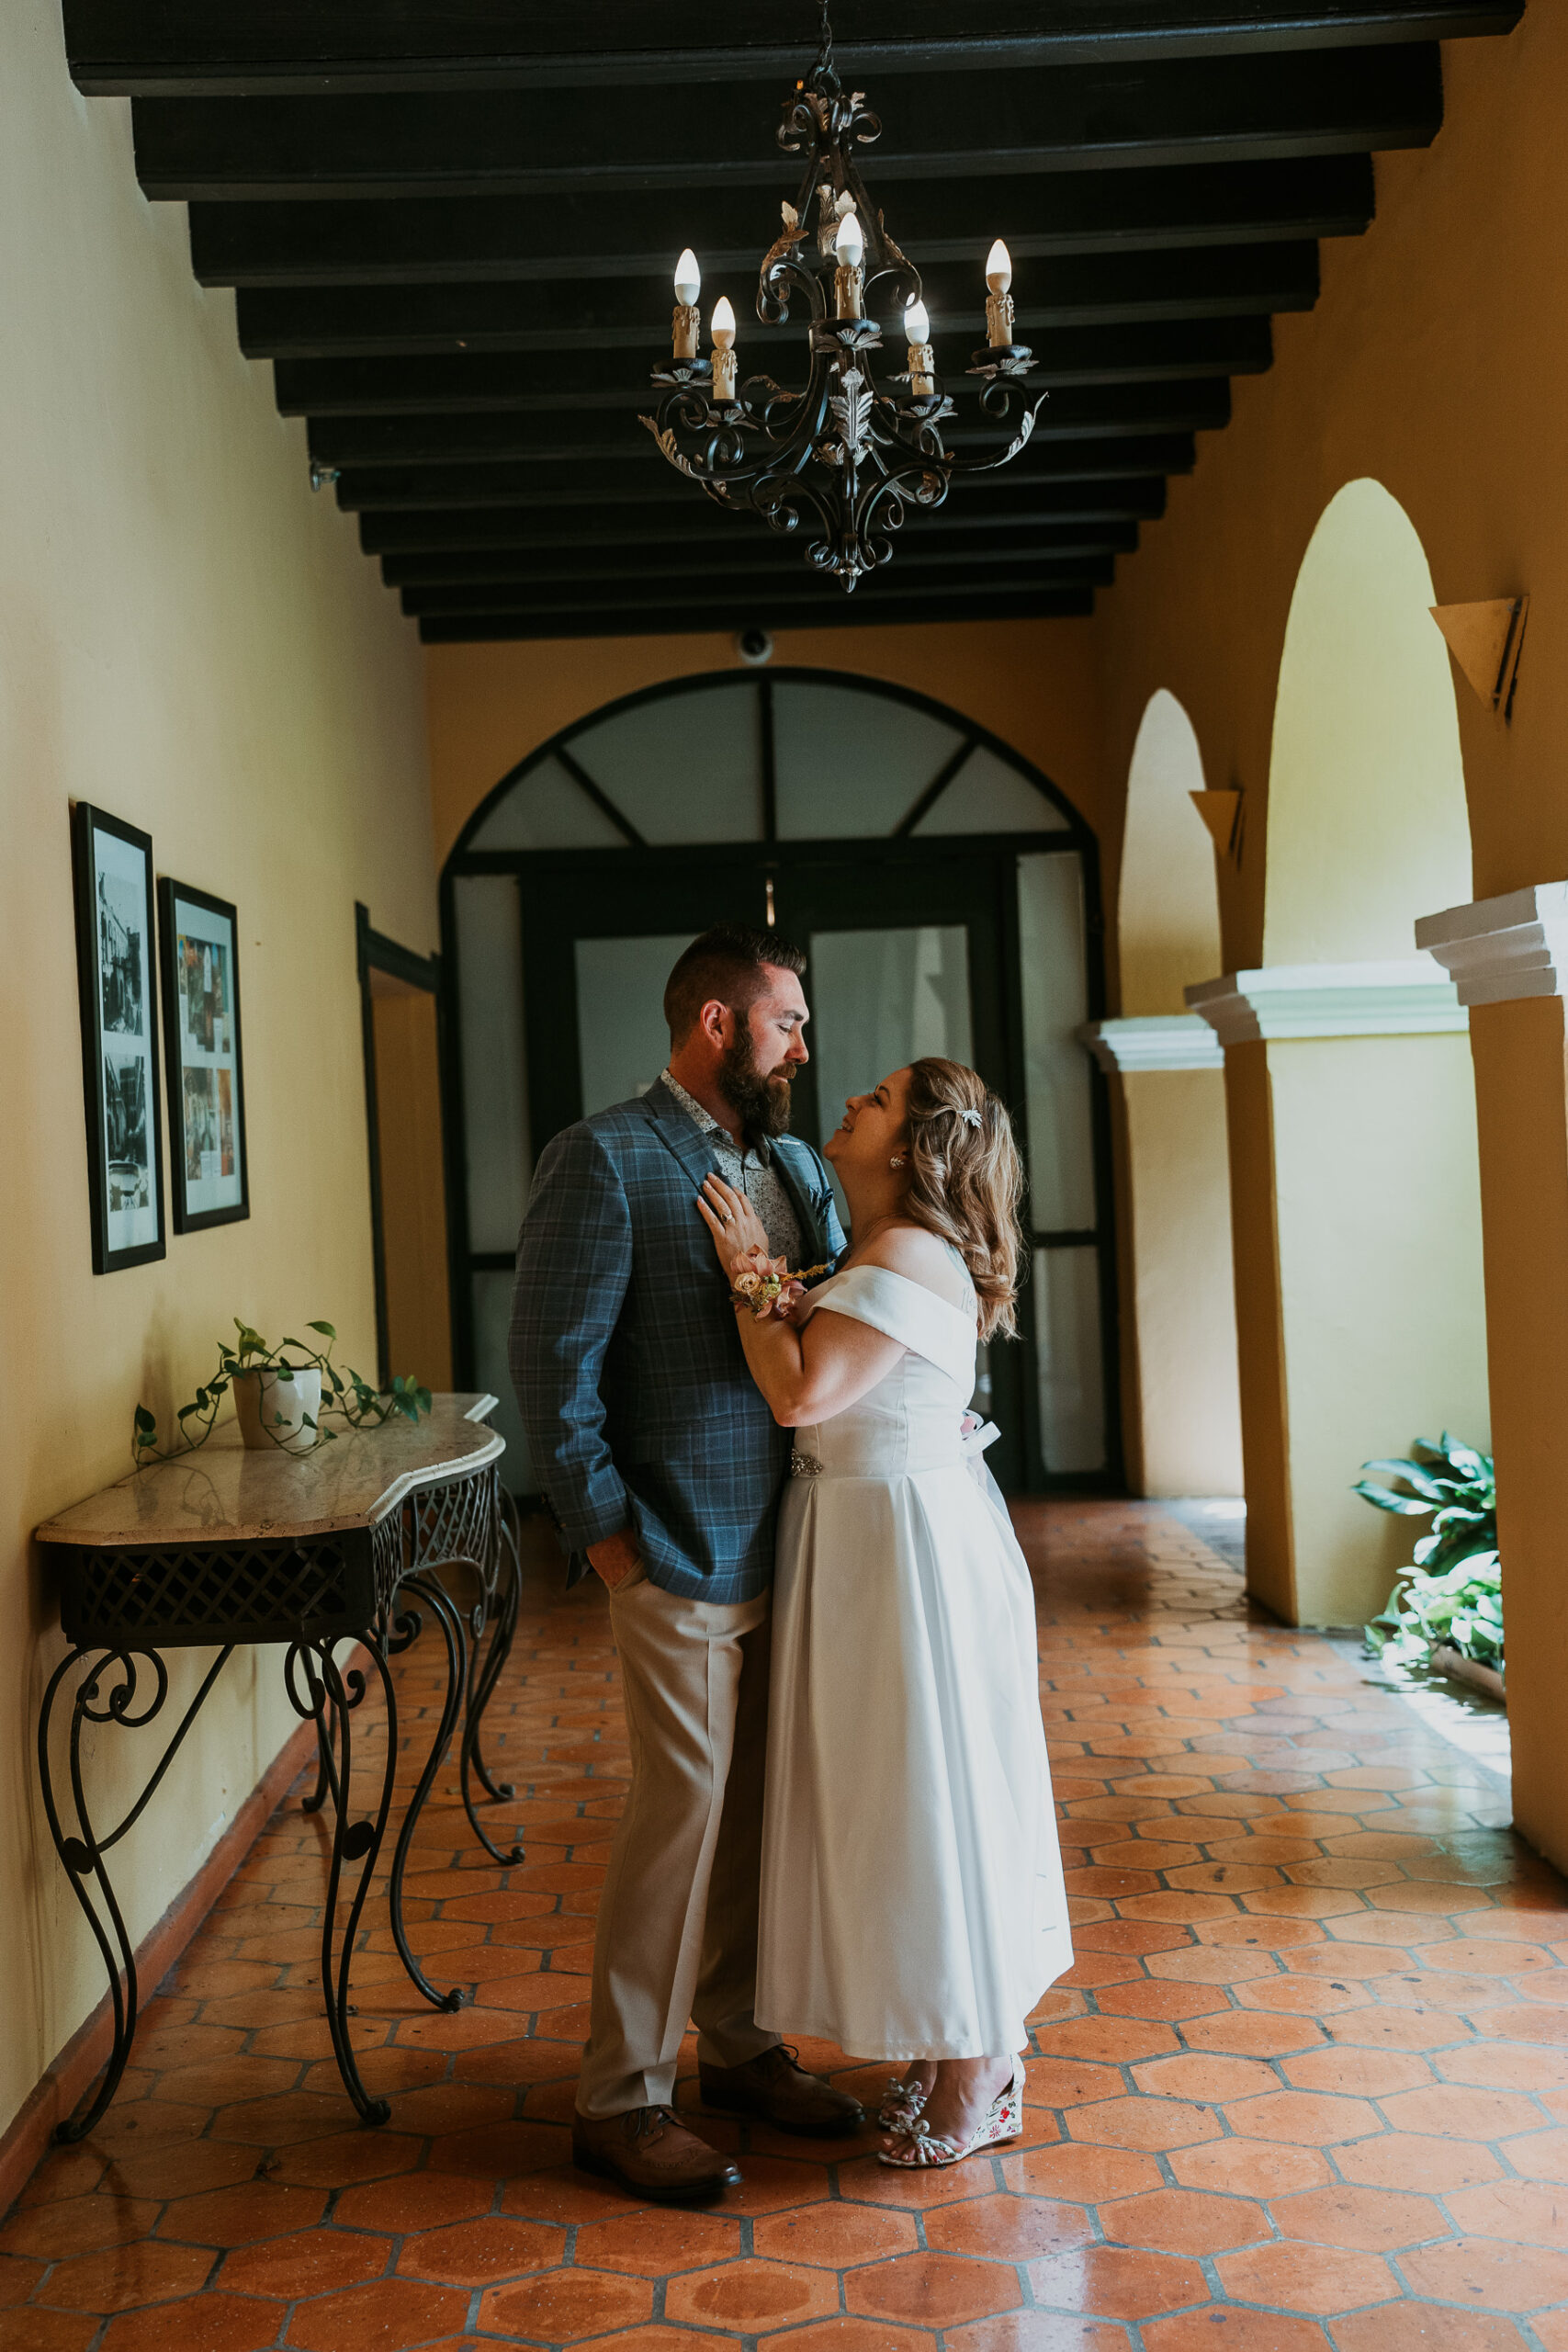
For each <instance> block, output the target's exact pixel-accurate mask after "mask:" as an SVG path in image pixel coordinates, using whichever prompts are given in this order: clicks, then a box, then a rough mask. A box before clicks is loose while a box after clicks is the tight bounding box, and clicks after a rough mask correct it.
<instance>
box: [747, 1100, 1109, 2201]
mask: <svg viewBox="0 0 1568 2352" xmlns="http://www.w3.org/2000/svg"><path fill="white" fill-rule="evenodd" d="M826 1151H827V1157H828V1159H829V1161H830V1162H831V1163H832V1166H833V1169H834V1170H835V1172H836V1174H837V1175H838V1177H839V1179H840V1182H841V1184H842V1185H843V1188H844V1193H845V1197H846V1199H847V1200H848V1202H849V1206H850V1215H851V1224H852V1246H851V1249H850V1250H849V1252H848V1253H847V1255H846V1257H845V1258H844V1260H843V1261H842V1262H841V1263H840V1267H839V1270H838V1272H836V1273H834V1274H833V1275H831V1276H830V1277H829V1280H828V1281H827V1282H824V1283H821V1284H820V1285H819V1286H818V1288H817V1289H816V1290H813V1291H811V1292H809V1293H807V1295H806V1296H805V1297H803V1298H798V1299H797V1300H796V1301H795V1305H794V1306H793V1307H792V1306H790V1303H789V1295H788V1292H787V1290H786V1292H785V1294H784V1299H783V1300H782V1302H781V1303H780V1305H781V1306H782V1311H779V1308H777V1307H775V1309H774V1311H773V1312H767V1311H763V1312H761V1313H759V1312H758V1308H759V1306H763V1307H764V1309H765V1306H766V1302H765V1299H759V1297H758V1296H757V1294H756V1289H755V1284H754V1282H752V1281H750V1280H749V1279H748V1265H749V1263H750V1264H754V1263H755V1262H756V1261H755V1260H754V1259H753V1260H750V1261H748V1259H747V1255H746V1253H748V1252H753V1251H760V1252H761V1253H762V1255H763V1256H764V1257H765V1253H766V1249H767V1241H766V1237H765V1235H764V1234H763V1231H762V1228H761V1224H760V1222H759V1220H758V1219H757V1216H756V1215H755V1212H754V1211H753V1210H751V1208H750V1204H748V1203H747V1202H746V1201H745V1199H744V1198H743V1197H742V1196H741V1195H740V1194H739V1193H735V1192H732V1191H731V1190H730V1188H729V1187H728V1185H727V1184H726V1183H725V1182H723V1180H722V1179H721V1178H719V1177H716V1176H715V1177H712V1178H710V1179H709V1182H708V1185H707V1188H706V1193H707V1197H706V1200H705V1202H704V1204H703V1209H704V1215H705V1216H706V1218H707V1222H708V1226H709V1228H710V1230H711V1231H712V1233H713V1236H714V1239H715V1243H716V1247H717V1250H718V1254H719V1259H720V1262H721V1263H722V1264H723V1265H724V1267H725V1269H726V1271H727V1272H729V1273H730V1275H731V1279H732V1282H738V1283H739V1289H738V1291H737V1293H736V1298H735V1303H736V1307H737V1312H738V1315H739V1328H740V1336H741V1341H742V1344H743V1346H744V1348H745V1351H746V1358H747V1362H748V1363H749V1364H750V1369H751V1373H752V1376H753V1377H754V1379H755V1380H756V1382H757V1385H758V1386H759V1387H760V1388H761V1391H762V1394H763V1396H764V1397H766V1398H767V1400H768V1403H769V1405H770V1406H771V1407H772V1408H773V1416H774V1418H775V1419H776V1420H778V1421H779V1422H780V1423H782V1424H783V1425H784V1427H785V1428H788V1429H792V1430H794V1431H795V1453H794V1456H793V1460H792V1476H791V1480H790V1484H789V1486H788V1487H787V1488H786V1489H785V1493H784V1504H783V1509H782V1514H781V1519H780V1524H779V1536H778V1550H777V1568H776V1576H775V1582H774V1588H773V1698H772V1714H771V1723H770V1733H769V1743H768V1778H767V1789H766V1810H765V1817H764V1826H763V1849H762V1894H761V1941H760V1954H759V1964H758V1978H757V2006H756V2015H757V2018H758V2022H759V2023H760V2024H762V2025H765V2026H767V2027H768V2028H770V2029H771V2030H773V2031H775V2032H780V2033H801V2034H811V2035H814V2036H819V2037H821V2038H823V2039H826V2040H828V2041H836V2042H837V2043H838V2044H839V2045H840V2048H841V2049H843V2050H845V2051H848V2052H852V2053H853V2054H855V2055H857V2056H860V2057H863V2058H879V2057H880V2058H888V2059H897V2060H902V2061H904V2062H906V2064H907V2072H906V2073H905V2075H903V2077H902V2078H901V2079H899V2080H896V2081H895V2082H893V2083H891V2084H890V2085H889V2086H888V2097H887V2098H886V2101H885V2104H884V2107H883V2110H882V2120H883V2122H884V2123H885V2124H886V2126H887V2127H888V2137H887V2139H886V2141H885V2143H884V2146H883V2150H882V2154H883V2161H884V2162H885V2163H889V2164H899V2165H931V2164H953V2163H956V2162H957V2161H958V2160H959V2159H960V2158H961V2157H963V2156H966V2155H970V2154H974V2153H975V2152H976V2150H977V2149H980V2148H983V2147H989V2146H992V2145H994V2144H995V2143H998V2142H999V2141H1003V2140H1007V2139H1010V2138H1013V2137H1014V2136H1016V2134H1017V2133H1018V2132H1019V2131H1020V2130H1021V2121H1022V2118H1021V2099H1022V2089H1023V2070H1022V2066H1021V2062H1020V2060H1019V2057H1018V2055H1017V2053H1018V2052H1020V2051H1021V2049H1023V2048H1024V2047H1025V2045H1026V2043H1027V2038H1028V2036H1027V2028H1026V2024H1025V2020H1026V2018H1027V2016H1028V2013H1029V2011H1030V2010H1031V2009H1032V2007H1034V2005H1035V2003H1036V2002H1037V2001H1038V1999H1039V1997H1040V1995H1041V1994H1042V1993H1043V1991H1044V1989H1045V1987H1046V1986H1047V1985H1050V1984H1052V1983H1054V1982H1055V1979H1056V1978H1057V1977H1058V1976H1060V1975H1061V1974H1062V1973H1063V1972H1064V1971H1065V1970H1066V1969H1067V1968H1070V1967H1071V1965H1072V1957H1073V1955H1072V1942H1071V1938H1070V1935H1069V1932H1068V1927H1067V1909H1066V1892H1065V1890H1064V1887H1063V1883H1062V1866H1061V1858H1060V1853H1059V1850H1058V1847H1057V1841H1056V1833H1055V1815H1054V1813H1053V1809H1052V1803H1051V1785H1050V1777H1049V1772H1048V1770H1047V1766H1046V1759H1045V1736H1044V1730H1043V1724H1042V1723H1041V1719H1040V1700H1039V1685H1038V1679H1037V1668H1036V1650H1035V1626H1034V1605H1033V1594H1032V1589H1031V1586H1030V1581H1029V1575H1028V1571H1027V1569H1026V1568H1025V1566H1024V1563H1023V1558H1022V1555H1021V1553H1020V1551H1019V1548H1018V1544H1017V1542H1016V1540H1015V1539H1014V1536H1013V1532H1012V1528H1011V1525H1010V1522H1009V1521H1008V1518H1007V1515H1006V1512H1005V1510H1003V1508H1002V1506H1001V1501H1000V1498H999V1496H998V1495H997V1494H996V1490H995V1488H994V1487H992V1486H991V1485H990V1483H989V1481H988V1480H987V1479H986V1478H985V1476H984V1465H983V1464H982V1463H981V1462H980V1461H979V1458H978V1455H977V1454H976V1453H974V1452H973V1441H972V1440H967V1439H966V1438H965V1436H964V1427H963V1424H964V1408H965V1406H966V1404H967V1402H968V1399H969V1397H970V1396H971V1394H972V1392H973V1389H974V1385H975V1351H976V1340H977V1339H989V1338H990V1337H991V1336H992V1335H993V1334H995V1333H998V1332H1002V1333H1006V1332H1010V1331H1011V1330H1012V1329H1013V1328H1014V1297H1015V1287H1016V1281H1017V1269H1018V1261H1019V1254H1020V1237H1019V1230H1018V1215H1017V1208H1018V1200H1019V1195H1020V1193H1021V1170H1020V1165H1019V1158H1018V1152H1017V1148H1016V1146H1015V1144H1014V1142H1013V1137H1012V1130H1011V1126H1010V1122H1009V1119H1008V1114H1007V1112H1006V1110H1005V1109H1004V1108H1003V1106H1002V1104H1001V1103H998V1101H997V1099H996V1097H995V1096H994V1095H991V1094H988V1093H987V1090H986V1087H985V1085H984V1082H983V1081H982V1080H980V1079H979V1078H978V1077H977V1076H976V1073H975V1072H974V1071H973V1070H971V1069H964V1068H963V1067H962V1066H961V1065H960V1064H958V1063H956V1062H950V1061H944V1060H939V1059H935V1058H931V1059H926V1060H922V1061H918V1062H915V1063H914V1064H912V1065H911V1066H910V1068H908V1069H901V1070H897V1071H896V1072H895V1073H894V1074H893V1076H892V1077H891V1078H888V1079H885V1080H883V1082H882V1084H881V1085H880V1086H878V1087H877V1088H876V1089H875V1090H874V1091H873V1092H872V1093H869V1094H857V1095H854V1096H852V1098H851V1100H850V1103H849V1104H848V1106H847V1111H846V1115H845V1118H844V1121H843V1124H842V1125H841V1126H840V1128H839V1129H838V1131H837V1132H836V1134H834V1135H833V1136H830V1137H829V1141H828V1144H827V1147H826ZM966 1447H967V1448H969V1449H970V1450H968V1451H966ZM976 1474H979V1475H978V1476H977V1475H976Z"/></svg>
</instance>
